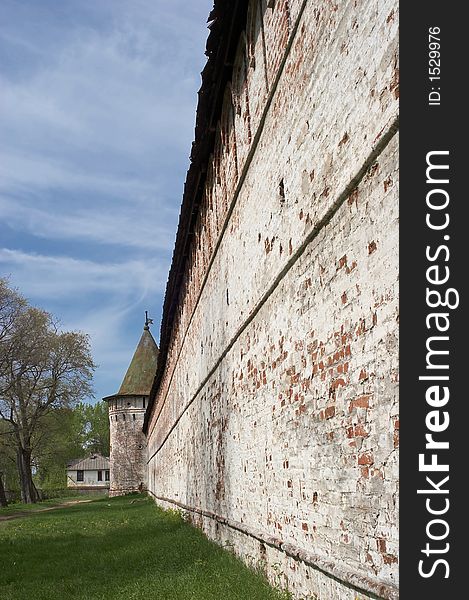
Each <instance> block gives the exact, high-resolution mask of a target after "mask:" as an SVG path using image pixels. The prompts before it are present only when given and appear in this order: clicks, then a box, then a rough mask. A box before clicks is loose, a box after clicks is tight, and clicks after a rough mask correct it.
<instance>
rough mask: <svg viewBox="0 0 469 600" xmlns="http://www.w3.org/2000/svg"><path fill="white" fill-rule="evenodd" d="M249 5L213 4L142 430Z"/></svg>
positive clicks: (238, 0)
mask: <svg viewBox="0 0 469 600" xmlns="http://www.w3.org/2000/svg"><path fill="white" fill-rule="evenodd" d="M247 8H248V2H247V0H234V1H233V2H226V1H225V0H215V2H214V7H213V10H212V12H211V13H210V15H209V18H208V22H209V26H208V27H209V29H210V34H209V36H208V39H207V46H206V51H205V54H206V55H207V57H208V60H207V63H206V65H205V67H204V70H203V71H202V85H201V87H200V90H199V92H198V95H199V100H198V104H197V114H196V125H195V139H194V142H193V143H192V150H191V155H190V166H189V170H188V172H187V176H186V182H185V184H184V193H183V198H182V206H181V212H180V215H179V225H178V230H177V234H176V243H175V246H174V251H173V259H172V263H171V269H170V272H169V277H168V282H167V285H166V292H165V298H164V305H163V316H162V321H161V332H160V356H159V359H158V368H157V371H156V376H155V379H154V382H153V386H152V388H151V393H150V398H149V403H148V409H147V412H146V415H145V421H144V425H143V430H144V431H146V430H147V428H148V423H149V419H150V418H151V412H152V407H153V404H154V402H155V397H156V394H157V391H158V388H159V385H160V382H161V380H162V378H163V373H164V369H165V363H166V360H167V356H168V349H169V344H170V340H171V334H172V328H173V323H174V320H175V315H176V312H177V307H178V303H179V295H180V293H181V289H182V281H183V277H184V272H185V263H186V261H187V260H188V257H189V256H190V246H191V243H192V238H193V235H194V228H195V222H196V220H197V217H198V214H199V209H200V203H201V198H202V194H203V189H204V185H205V179H206V174H207V165H208V162H209V160H210V155H211V153H212V151H213V146H214V140H215V131H216V129H217V122H218V119H219V118H220V114H221V109H222V102H223V95H224V92H225V86H226V83H227V82H228V81H229V80H230V78H231V74H232V70H233V62H234V57H235V53H236V47H237V45H238V40H239V37H240V34H241V32H242V30H243V28H244V27H245V25H246V15H247Z"/></svg>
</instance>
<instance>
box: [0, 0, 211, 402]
mask: <svg viewBox="0 0 469 600" xmlns="http://www.w3.org/2000/svg"><path fill="white" fill-rule="evenodd" d="M212 4H213V2H212V0H191V1H190V2H188V1H187V0H184V1H183V0H132V1H129V0H93V1H92V0H40V1H38V0H16V1H14V0H0V56H1V57H2V60H1V61H0V89H1V94H0V140H1V142H0V275H1V276H9V277H10V283H11V284H12V285H13V286H16V287H17V288H19V290H20V291H21V292H22V293H23V294H24V295H25V296H26V297H27V298H28V299H29V300H30V302H31V303H32V304H34V305H36V306H40V307H41V308H44V309H45V310H48V311H49V312H51V313H52V314H54V315H55V316H56V317H57V318H58V319H59V321H60V323H61V326H62V328H63V329H67V330H70V329H73V330H81V331H85V332H86V333H89V334H90V336H91V342H92V349H93V356H94V359H95V362H96V363H98V365H99V367H98V369H97V371H96V375H95V391H96V398H97V399H99V398H101V397H102V396H105V395H109V394H112V393H115V392H117V389H118V387H119V385H120V383H121V380H122V378H123V376H124V373H125V370H126V368H127V366H128V364H129V362H130V359H131V357H132V354H133V351H134V349H135V346H136V344H137V342H138V339H139V338H140V335H141V331H142V326H143V321H144V311H145V310H148V311H149V312H150V316H152V317H153V318H154V325H153V327H152V332H153V335H154V336H155V338H156V339H157V340H158V336H159V327H160V318H161V308H162V303H163V294H164V288H165V285H166V280H167V275H168V270H169V266H170V260H171V255H172V249H173V244H174V239H175V233H176V227H177V219H178V215H179V208H180V202H181V198H182V190H183V184H184V179H185V174H186V171H187V167H188V156H189V153H190V147H191V143H192V140H193V136H194V119H195V109H196V103H197V90H198V89H199V87H200V72H201V70H202V68H203V66H204V64H205V60H206V57H205V56H204V50H205V41H206V38H207V34H208V30H207V23H206V21H207V17H208V14H209V12H210V10H211V7H212Z"/></svg>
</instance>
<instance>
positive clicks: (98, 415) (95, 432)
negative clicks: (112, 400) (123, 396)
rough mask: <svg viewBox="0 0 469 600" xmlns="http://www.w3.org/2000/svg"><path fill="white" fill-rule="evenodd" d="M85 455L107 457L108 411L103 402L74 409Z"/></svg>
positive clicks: (80, 405) (81, 405) (82, 405)
mask: <svg viewBox="0 0 469 600" xmlns="http://www.w3.org/2000/svg"><path fill="white" fill-rule="evenodd" d="M75 412H76V413H77V419H78V420H79V422H80V424H81V437H82V445H83V449H84V450H85V451H86V453H88V454H89V453H91V454H101V455H102V456H109V411H108V406H107V404H106V403H105V402H96V404H85V403H83V402H82V403H80V404H79V405H78V406H77V407H76V408H75Z"/></svg>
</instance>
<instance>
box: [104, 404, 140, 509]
mask: <svg viewBox="0 0 469 600" xmlns="http://www.w3.org/2000/svg"><path fill="white" fill-rule="evenodd" d="M147 401H148V399H147V397H142V396H126V397H115V398H112V399H110V400H108V404H109V427H110V439H111V451H110V467H111V468H110V489H109V496H111V497H112V496H122V495H123V494H128V493H130V492H136V491H137V490H138V489H139V486H140V485H141V484H142V483H143V485H144V486H145V485H146V481H147V468H146V445H147V443H146V437H145V435H144V434H143V432H142V426H143V419H144V417H145V406H146V405H147Z"/></svg>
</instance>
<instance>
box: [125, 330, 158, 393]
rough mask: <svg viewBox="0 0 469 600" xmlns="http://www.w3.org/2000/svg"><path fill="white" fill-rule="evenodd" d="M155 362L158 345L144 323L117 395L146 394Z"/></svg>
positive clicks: (153, 373) (150, 383) (151, 379)
mask: <svg viewBox="0 0 469 600" xmlns="http://www.w3.org/2000/svg"><path fill="white" fill-rule="evenodd" d="M157 363H158V346H157V345H156V342H155V340H154V339H153V336H152V335H151V333H150V329H149V328H148V325H147V324H145V327H144V328H143V333H142V337H141V338H140V341H139V343H138V345H137V348H136V350H135V353H134V355H133V358H132V361H131V363H130V365H129V368H128V369H127V373H126V374H125V377H124V379H123V381H122V384H121V386H120V388H119V391H118V392H117V395H118V396H148V395H149V394H150V390H151V386H152V384H153V379H154V377H155V372H156V365H157Z"/></svg>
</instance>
